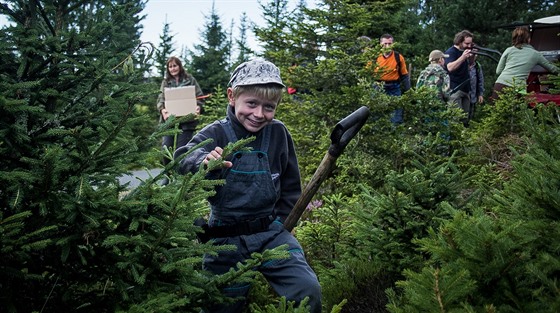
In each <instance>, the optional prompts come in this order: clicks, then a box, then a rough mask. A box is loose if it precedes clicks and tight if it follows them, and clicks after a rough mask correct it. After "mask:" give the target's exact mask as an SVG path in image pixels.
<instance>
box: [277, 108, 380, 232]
mask: <svg viewBox="0 0 560 313" xmlns="http://www.w3.org/2000/svg"><path fill="white" fill-rule="evenodd" d="M368 117H369V109H368V108H367V107H366V106H362V107H361V108H359V109H357V110H356V111H354V112H353V113H352V114H350V115H348V116H347V117H345V118H344V119H342V120H341V121H340V122H338V123H337V124H336V126H335V127H334V129H333V131H332V133H331V145H330V147H329V150H328V151H327V153H326V154H325V156H324V157H323V160H322V161H321V164H319V167H318V168H317V170H316V171H315V173H314V174H313V177H311V180H310V181H309V183H308V184H307V186H305V189H304V190H303V192H302V194H301V196H300V197H299V199H298V201H297V202H296V204H295V205H294V208H293V209H292V211H291V212H290V215H288V217H287V218H286V221H285V222H284V228H286V229H287V230H288V231H292V229H293V228H294V227H295V226H296V224H297V222H298V221H299V218H300V217H301V215H302V214H303V211H305V208H306V207H307V205H308V204H309V201H311V198H313V196H314V195H315V193H316V192H317V190H318V189H319V186H321V183H323V181H324V180H325V179H326V178H327V177H328V176H329V174H330V173H331V171H332V170H333V169H334V167H335V165H336V159H338V157H339V156H340V155H341V154H342V152H344V148H346V146H347V145H348V143H349V142H350V140H352V138H354V136H355V135H356V134H357V133H358V131H360V129H361V128H362V126H364V124H365V123H366V121H367V119H368Z"/></svg>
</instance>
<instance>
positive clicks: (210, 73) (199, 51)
mask: <svg viewBox="0 0 560 313" xmlns="http://www.w3.org/2000/svg"><path fill="white" fill-rule="evenodd" d="M205 19H206V22H205V24H204V27H205V28H204V29H203V30H202V32H201V34H200V35H201V42H202V43H201V44H198V45H195V46H194V49H195V50H194V51H193V52H192V54H191V58H190V60H191V62H190V64H189V67H190V71H191V73H193V75H194V77H196V79H197V81H198V83H199V84H200V88H201V89H202V91H204V92H205V93H210V92H212V91H213V90H214V88H216V87H218V86H221V87H222V88H225V87H226V85H227V83H228V81H229V70H230V68H229V64H228V63H227V60H228V58H229V55H230V51H231V42H230V41H229V40H228V34H227V33H226V32H225V31H224V30H223V28H222V22H221V21H220V16H219V15H218V11H217V10H216V8H215V6H214V5H212V9H211V11H210V14H209V15H207V16H205Z"/></svg>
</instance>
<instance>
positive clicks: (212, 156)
mask: <svg viewBox="0 0 560 313" xmlns="http://www.w3.org/2000/svg"><path fill="white" fill-rule="evenodd" d="M223 152H224V149H222V148H220V147H216V148H214V150H212V151H210V153H208V154H207V155H206V158H204V161H203V163H204V164H205V165H208V162H209V161H210V160H218V159H221V158H222V153H223ZM232 166H233V163H231V162H230V161H224V167H232Z"/></svg>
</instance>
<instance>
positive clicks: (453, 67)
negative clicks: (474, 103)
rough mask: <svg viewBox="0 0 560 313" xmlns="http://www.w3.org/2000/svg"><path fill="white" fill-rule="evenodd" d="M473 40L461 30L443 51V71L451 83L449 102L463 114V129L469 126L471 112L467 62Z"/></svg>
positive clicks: (467, 33) (468, 33) (470, 34)
mask: <svg viewBox="0 0 560 313" xmlns="http://www.w3.org/2000/svg"><path fill="white" fill-rule="evenodd" d="M473 39H474V38H473V34H472V33H471V32H469V31H468V30H462V31H460V32H458V33H457V34H456V35H455V39H454V40H453V46H452V47H450V48H449V49H447V51H445V54H448V55H449V57H447V58H445V69H446V70H447V72H448V73H449V79H450V82H451V98H450V101H451V102H453V103H455V104H457V106H458V107H459V108H461V109H463V111H464V112H465V114H466V117H465V118H464V119H463V120H462V121H463V125H465V127H468V126H469V112H471V107H470V106H471V101H470V97H469V93H470V90H471V85H470V74H469V64H468V62H467V60H468V59H469V57H471V55H473V53H475V51H473V47H474V43H473Z"/></svg>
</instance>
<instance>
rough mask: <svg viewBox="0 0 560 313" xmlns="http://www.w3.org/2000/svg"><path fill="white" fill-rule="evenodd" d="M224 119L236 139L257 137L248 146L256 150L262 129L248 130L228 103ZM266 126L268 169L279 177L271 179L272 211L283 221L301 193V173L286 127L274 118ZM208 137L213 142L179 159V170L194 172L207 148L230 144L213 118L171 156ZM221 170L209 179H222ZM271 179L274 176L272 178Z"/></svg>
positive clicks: (181, 152) (179, 154)
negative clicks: (273, 198) (274, 201)
mask: <svg viewBox="0 0 560 313" xmlns="http://www.w3.org/2000/svg"><path fill="white" fill-rule="evenodd" d="M226 120H228V121H229V122H231V124H232V126H233V129H234V131H235V134H236V136H237V138H238V139H244V138H248V137H250V136H257V138H256V139H255V140H254V141H252V142H250V143H249V144H248V146H249V147H252V148H253V150H259V147H260V145H261V141H262V133H263V130H264V128H263V129H261V130H260V131H259V132H257V133H251V132H249V131H247V130H246V129H245V128H244V127H243V125H241V123H240V122H239V121H238V120H237V118H236V117H235V113H234V108H233V107H232V106H230V105H228V110H227V117H226ZM265 127H271V128H272V129H271V138H270V145H269V148H268V151H267V154H268V158H269V163H270V172H271V174H272V176H273V177H275V178H276V176H277V177H278V178H276V179H275V180H274V182H275V183H274V186H275V189H276V192H277V202H276V205H275V211H276V214H277V215H278V216H279V217H280V218H281V220H282V221H284V220H285V219H286V217H288V214H289V213H290V211H291V210H292V208H293V206H294V205H295V203H296V201H297V200H298V199H299V197H300V195H301V180H300V172H299V167H298V162H297V157H296V153H295V148H294V142H293V140H292V136H291V135H290V133H289V131H288V129H287V128H286V126H285V125H284V124H283V123H282V122H280V121H279V120H276V119H274V120H272V121H271V122H270V124H268V125H267V126H265ZM208 138H212V139H213V142H211V143H208V144H207V145H205V146H204V147H202V148H199V149H197V150H195V151H193V152H192V153H191V154H189V155H188V156H186V157H185V158H184V159H183V160H181V161H180V163H179V173H181V174H185V173H187V172H192V173H194V172H196V171H198V169H199V167H200V165H201V164H202V161H203V160H204V158H205V157H206V155H207V154H208V153H209V152H210V151H212V150H213V149H214V148H215V147H217V146H219V147H222V148H224V147H226V146H227V144H228V143H229V140H228V138H227V136H226V133H225V131H224V129H223V126H222V125H221V124H220V121H215V122H214V123H212V124H209V125H207V126H205V127H204V128H203V129H202V130H201V131H200V132H199V133H197V134H196V135H195V136H194V137H193V139H192V140H191V141H190V142H189V143H188V144H187V145H186V146H183V147H180V148H179V149H177V151H175V154H174V157H175V158H176V159H177V158H178V157H179V156H181V155H182V154H184V153H186V152H187V151H188V150H189V149H190V148H191V147H194V146H195V145H197V144H199V143H200V142H202V141H204V140H206V139H208ZM223 173H224V171H220V170H216V171H214V172H213V173H211V174H212V175H211V176H210V177H208V178H210V179H222V178H223V177H221V175H222V174H223ZM271 179H273V178H272V177H271ZM218 188H219V187H218Z"/></svg>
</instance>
